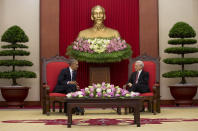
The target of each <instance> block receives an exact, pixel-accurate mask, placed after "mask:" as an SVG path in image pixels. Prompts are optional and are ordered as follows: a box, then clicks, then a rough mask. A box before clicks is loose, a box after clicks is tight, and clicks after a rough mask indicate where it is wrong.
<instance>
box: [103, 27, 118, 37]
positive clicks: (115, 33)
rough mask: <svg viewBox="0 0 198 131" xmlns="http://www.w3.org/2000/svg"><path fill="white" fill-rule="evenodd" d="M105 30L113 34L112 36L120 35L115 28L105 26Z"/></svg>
mask: <svg viewBox="0 0 198 131" xmlns="http://www.w3.org/2000/svg"><path fill="white" fill-rule="evenodd" d="M106 31H107V32H109V33H110V34H113V36H114V37H120V33H119V32H118V31H117V30H115V29H112V28H109V27H106Z"/></svg>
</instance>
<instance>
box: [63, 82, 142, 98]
mask: <svg viewBox="0 0 198 131" xmlns="http://www.w3.org/2000/svg"><path fill="white" fill-rule="evenodd" d="M139 95H140V93H137V92H129V91H127V90H125V89H122V88H120V87H119V86H114V85H112V84H109V83H105V82H103V83H102V84H93V85H92V86H88V87H86V88H85V89H81V91H76V92H71V93H68V94H67V95H66V96H67V98H82V97H85V98H124V97H135V96H139Z"/></svg>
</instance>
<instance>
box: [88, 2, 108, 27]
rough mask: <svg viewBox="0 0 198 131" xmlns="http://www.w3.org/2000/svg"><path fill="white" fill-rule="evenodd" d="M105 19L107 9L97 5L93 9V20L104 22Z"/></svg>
mask: <svg viewBox="0 0 198 131" xmlns="http://www.w3.org/2000/svg"><path fill="white" fill-rule="evenodd" d="M105 19H106V15H105V9H104V8H103V7H102V6H100V5H96V6H94V7H93V8H92V9H91V20H93V21H94V23H98V24H100V23H103V21H104V20H105Z"/></svg>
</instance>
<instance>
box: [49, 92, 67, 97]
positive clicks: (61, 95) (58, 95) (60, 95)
mask: <svg viewBox="0 0 198 131" xmlns="http://www.w3.org/2000/svg"><path fill="white" fill-rule="evenodd" d="M49 96H56V97H63V96H65V94H62V93H49Z"/></svg>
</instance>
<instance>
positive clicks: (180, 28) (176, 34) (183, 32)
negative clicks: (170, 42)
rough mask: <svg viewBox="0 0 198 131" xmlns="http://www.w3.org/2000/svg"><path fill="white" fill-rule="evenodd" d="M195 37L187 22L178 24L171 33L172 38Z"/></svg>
mask: <svg viewBox="0 0 198 131" xmlns="http://www.w3.org/2000/svg"><path fill="white" fill-rule="evenodd" d="M195 36H196V33H195V31H194V29H193V28H192V27H191V26H190V25H189V24H187V23H185V22H177V23H176V24H175V25H174V26H173V27H172V28H171V30H170V32H169V37H171V38H191V37H195Z"/></svg>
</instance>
